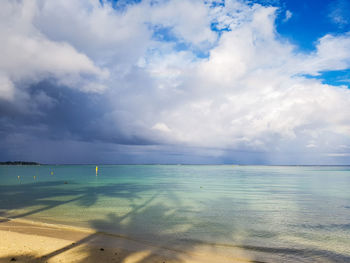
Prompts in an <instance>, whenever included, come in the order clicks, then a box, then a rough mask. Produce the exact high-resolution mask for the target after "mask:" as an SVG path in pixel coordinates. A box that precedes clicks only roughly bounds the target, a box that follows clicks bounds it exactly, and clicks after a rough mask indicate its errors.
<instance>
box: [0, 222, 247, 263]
mask: <svg viewBox="0 0 350 263" xmlns="http://www.w3.org/2000/svg"><path fill="white" fill-rule="evenodd" d="M233 254H234V255H225V254H223V253H220V249H219V248H213V247H210V248H209V247H205V246H202V247H198V248H194V250H193V251H190V252H189V251H181V250H177V249H176V248H172V247H166V246H162V245H160V246H155V245H153V244H151V243H150V244H148V243H145V242H140V241H137V240H132V239H130V238H127V237H124V236H118V235H109V234H108V233H99V232H95V231H94V230H92V229H83V228H73V227H67V226H60V225H52V224H45V223H39V222H32V221H27V220H22V219H15V220H6V219H2V220H1V219H0V262H50V263H51V262H52V263H54V262H76V263H80V262H81V263H82V262H125V263H131V262H135V263H136V262H138V263H142V262H161V263H162V262H166V263H172V262H204V263H206V262H208V263H209V262H253V261H251V260H249V258H248V257H247V256H246V255H244V251H235V252H234V253H233Z"/></svg>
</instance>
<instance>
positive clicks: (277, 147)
mask: <svg viewBox="0 0 350 263" xmlns="http://www.w3.org/2000/svg"><path fill="white" fill-rule="evenodd" d="M2 6H3V8H2V11H1V26H0V37H1V40H2V41H1V43H0V52H1V56H2V57H3V58H5V59H3V60H1V61H0V70H1V71H2V74H1V75H0V90H1V91H4V92H1V93H2V94H1V95H0V96H2V98H6V99H10V98H13V94H14V93H13V92H14V89H15V88H14V87H15V86H16V85H17V83H21V82H31V83H35V82H37V81H40V80H43V79H46V78H50V77H54V78H56V79H57V81H58V83H60V84H64V85H68V86H71V87H76V88H78V89H80V90H82V91H84V92H95V93H99V96H104V98H105V105H104V106H106V107H107V108H108V112H105V114H104V116H102V117H101V118H100V119H99V120H97V121H96V123H98V124H96V123H95V124H96V126H98V127H99V132H100V133H101V134H102V135H103V136H105V137H106V138H112V137H113V136H117V135H118V134H124V135H125V136H128V137H130V138H131V137H141V138H146V139H148V140H150V141H158V142H161V143H171V144H178V145H189V146H199V147H212V148H220V149H236V150H237V149H238V150H242V149H243V150H249V151H270V150H273V151H290V150H300V149H302V150H308V149H309V150H310V149H313V150H314V149H315V148H316V147H313V145H317V149H319V150H320V151H321V150H324V149H327V150H330V151H329V152H332V151H333V150H336V149H334V147H333V146H332V145H333V143H334V142H336V143H337V144H336V145H340V144H342V145H350V137H349V134H350V117H349V115H348V114H347V112H348V111H349V107H350V106H349V105H350V91H349V89H348V88H347V87H345V86H342V87H336V86H332V85H326V84H323V83H322V81H321V80H318V79H310V78H307V77H305V76H304V75H318V74H320V72H322V71H328V70H341V69H348V68H350V35H349V33H348V34H343V35H338V36H333V35H326V36H324V37H322V38H320V39H319V41H318V42H317V45H316V49H315V51H313V52H310V53H301V52H299V51H298V49H297V47H295V46H293V45H292V44H291V43H289V42H287V41H286V40H283V39H282V38H281V36H279V35H278V33H277V32H276V27H275V15H276V8H274V7H265V6H261V5H257V4H255V5H252V6H248V5H245V4H244V3H243V2H241V1H229V2H228V3H227V4H226V5H225V6H224V7H223V6H217V7H215V8H210V4H204V3H203V1H190V0H181V1H178V0H170V1H159V2H157V3H155V2H154V1H142V2H141V3H139V4H134V5H130V6H128V7H127V8H126V9H124V10H123V11H120V10H119V11H118V10H114V9H113V8H112V7H111V6H110V5H109V4H108V3H105V4H104V5H103V6H102V5H100V4H99V1H93V0H90V1H85V0H79V1H68V0H61V1H34V0H33V1H16V2H12V1H5V4H2ZM291 16H292V13H291V12H289V11H287V12H286V20H288V19H290V18H291ZM212 22H215V23H216V27H217V29H218V30H221V29H227V31H222V32H221V35H220V37H219V34H218V33H217V32H214V31H212V30H211V29H210V27H211V23H212ZM155 26H158V27H163V28H170V30H171V33H172V34H174V35H175V37H176V40H171V39H165V41H157V40H155V39H154V38H153V37H152V35H153V33H154V31H153V30H154V27H155ZM179 42H181V44H184V45H185V48H184V47H182V48H180V47H179ZM198 50H199V51H203V52H205V51H208V52H209V56H208V57H204V58H200V57H198V56H197V55H198V54H197V53H196V52H198ZM18 85H19V84H18ZM11 94H12V95H11ZM28 96H29V95H28ZM42 98H44V97H43V96H42ZM45 100H46V98H45ZM311 142H312V143H311ZM334 145H335V144H334ZM332 147H333V148H332Z"/></svg>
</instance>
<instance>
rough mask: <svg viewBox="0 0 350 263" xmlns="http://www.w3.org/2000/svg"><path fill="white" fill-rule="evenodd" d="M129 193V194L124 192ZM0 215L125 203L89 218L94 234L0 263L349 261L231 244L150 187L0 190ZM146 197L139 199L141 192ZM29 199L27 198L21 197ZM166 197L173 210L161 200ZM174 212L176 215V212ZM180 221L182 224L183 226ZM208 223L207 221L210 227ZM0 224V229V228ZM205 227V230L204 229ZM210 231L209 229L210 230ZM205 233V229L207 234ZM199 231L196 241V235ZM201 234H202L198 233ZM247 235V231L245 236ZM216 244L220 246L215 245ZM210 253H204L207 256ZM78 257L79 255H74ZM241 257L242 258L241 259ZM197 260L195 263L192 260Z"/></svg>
mask: <svg viewBox="0 0 350 263" xmlns="http://www.w3.org/2000/svg"><path fill="white" fill-rule="evenodd" d="M128 189H131V190H128ZM0 190H1V191H0V200H1V201H0V211H2V214H1V215H2V216H4V218H3V222H6V221H9V220H10V219H9V213H7V212H6V211H8V210H15V211H16V210H20V211H25V212H20V213H17V214H16V213H15V214H14V216H12V218H25V217H27V216H31V215H34V214H36V213H42V212H43V211H46V210H49V209H53V208H56V207H58V206H61V205H65V204H68V203H74V204H75V205H77V206H78V207H90V206H92V205H94V204H96V202H97V201H98V199H99V198H101V197H116V198H120V199H121V200H127V201H129V202H130V209H129V211H128V212H126V213H124V214H117V213H113V212H112V213H109V214H108V215H106V216H105V218H103V219H98V220H97V219H96V220H90V221H89V225H90V227H91V229H93V230H94V232H93V233H91V234H86V235H84V236H83V237H81V238H80V239H78V240H76V241H74V242H73V243H70V244H68V245H65V246H62V247H61V248H59V249H57V250H54V251H50V252H49V253H46V254H41V255H38V254H35V253H30V254H23V255H21V254H14V255H8V256H6V257H3V258H0V262H10V261H11V260H12V261H14V260H13V259H15V260H16V261H19V262H50V261H52V260H53V262H59V260H61V261H62V262H77V263H80V262H81V263H82V262H138V263H146V262H168V263H169V262H186V261H187V260H189V259H192V260H196V259H197V261H198V262H201V260H200V259H202V262H213V261H211V258H210V256H208V255H209V254H211V255H216V256H217V257H216V258H215V257H214V258H212V259H213V260H214V259H216V260H215V261H216V262H232V261H233V262H234V261H237V262H247V261H249V262H288V261H289V262H293V259H294V260H297V259H304V260H306V261H309V262H350V257H348V256H347V255H345V254H344V255H343V254H337V253H334V252H331V251H325V250H321V249H306V248H305V249H292V248H285V247H269V246H263V245H261V246H256V245H251V244H249V243H248V242H245V241H244V240H241V241H240V242H239V244H237V243H235V241H234V240H233V237H234V236H235V230H234V228H232V227H230V228H228V227H227V225H224V224H221V223H220V220H218V222H217V223H216V224H214V225H210V224H209V223H208V222H209V221H210V220H208V219H207V218H205V217H204V218H201V217H200V216H199V217H198V218H197V220H191V217H188V216H187V215H186V213H182V212H181V211H182V210H186V209H187V210H188V209H191V207H189V206H187V205H186V204H184V203H183V202H182V201H181V198H179V197H178V196H177V195H176V194H175V193H173V192H171V191H166V190H159V189H155V188H153V187H152V186H136V185H130V184H111V185H107V186H93V187H84V188H79V189H75V190H72V189H68V188H67V189H65V187H64V182H62V181H56V182H50V183H37V184H28V185H16V186H6V187H0ZM150 190H152V193H153V194H152V195H149V196H148V198H147V199H146V198H144V197H143V198H142V200H144V201H143V202H140V201H139V200H140V199H141V196H142V194H143V193H144V192H147V191H150ZM29 193H30V196H31V198H30V199H28V198H27V197H28V196H29ZM164 195H166V196H167V198H168V199H171V200H172V202H173V204H174V206H168V205H166V204H164V203H163V202H161V201H160V200H161V199H159V197H161V196H164ZM229 202H230V200H225V199H218V200H212V201H210V202H209V203H206V204H205V205H203V206H202V207H201V209H200V211H197V212H198V213H199V214H206V213H205V212H206V211H208V210H210V209H215V207H220V205H221V204H222V203H229ZM177 209H179V210H181V211H177ZM184 222H186V224H184ZM212 224H213V223H212ZM0 226H1V225H0ZM208 227H209V228H210V229H208ZM213 229H214V231H213ZM209 230H210V231H209ZM19 232H20V231H19ZM198 233H202V234H201V235H200V237H202V238H198V236H196V234H198ZM203 233H204V234H203ZM251 235H252V236H253V233H251ZM220 240H226V242H222V243H220V242H219V241H220ZM209 252H210V253H209ZM78 255H79V256H78ZM245 256H246V257H245ZM198 259H199V260H198Z"/></svg>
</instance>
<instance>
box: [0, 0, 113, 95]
mask: <svg viewBox="0 0 350 263" xmlns="http://www.w3.org/2000/svg"><path fill="white" fill-rule="evenodd" d="M37 12H39V10H38V7H37V5H36V1H30V0H24V1H5V2H3V3H2V9H1V18H0V19H1V24H0V37H1V41H0V52H1V60H0V72H1V73H2V79H3V80H4V79H6V83H7V84H6V85H5V84H4V81H2V82H3V84H2V89H4V87H5V88H6V87H7V89H8V91H7V92H6V94H3V95H2V97H3V98H10V97H11V96H12V95H11V94H13V92H14V91H13V89H14V87H15V86H16V83H23V82H26V83H33V82H34V83H35V82H38V81H40V80H42V79H45V78H50V77H54V78H56V79H57V80H58V81H59V82H60V83H62V84H64V85H68V86H72V87H77V88H80V87H83V86H84V85H83V83H85V82H86V80H85V79H84V77H83V76H82V75H83V74H84V75H86V76H93V77H95V78H98V79H103V78H106V77H107V76H108V72H107V70H105V69H101V68H100V67H98V66H96V65H95V64H94V62H93V61H92V60H91V59H90V58H89V57H87V56H86V55H85V54H83V53H81V52H79V51H77V50H76V49H75V48H74V47H72V45H70V44H69V43H68V42H67V41H52V40H50V39H49V38H48V37H47V36H45V35H44V34H42V33H41V32H40V31H39V30H38V29H37V28H36V27H35V26H34V25H33V19H34V17H35V16H36V15H37ZM4 85H5V86H4ZM82 89H83V88H82Z"/></svg>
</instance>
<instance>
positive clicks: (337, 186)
mask: <svg viewBox="0 0 350 263" xmlns="http://www.w3.org/2000/svg"><path fill="white" fill-rule="evenodd" d="M51 172H53V174H51ZM34 176H35V178H34ZM0 216H2V217H9V218H24V219H35V220H39V221H43V222H50V223H60V224H67V225H73V226H82V227H89V228H92V229H96V230H98V231H103V232H107V233H114V234H123V235H126V236H129V237H131V238H134V239H137V240H140V241H147V242H151V243H152V242H154V243H157V244H159V243H161V244H166V245H167V246H173V247H177V248H179V249H182V250H186V249H188V250H190V249H192V248H193V247H194V246H200V245H205V246H212V247H214V248H215V249H217V251H220V253H221V251H223V253H230V251H234V249H243V250H244V251H247V254H249V255H251V256H252V258H253V259H255V260H257V261H265V262H271V261H272V262H296V261H299V262H350V167H348V166H343V167H340V166H329V167H327V166H322V167H319V166H318V167H317V166H315V167H314V166H307V167H305V166H304V167H296V166H229V165H227V166H225V165H219V166H206V165H202V166H201V165H198V166H196V165H193V166H192V165H102V166H99V172H98V176H96V174H95V166H92V165H74V166H69V165H60V166H46V165H44V166H0ZM225 249H226V250H227V251H226V252H225Z"/></svg>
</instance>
